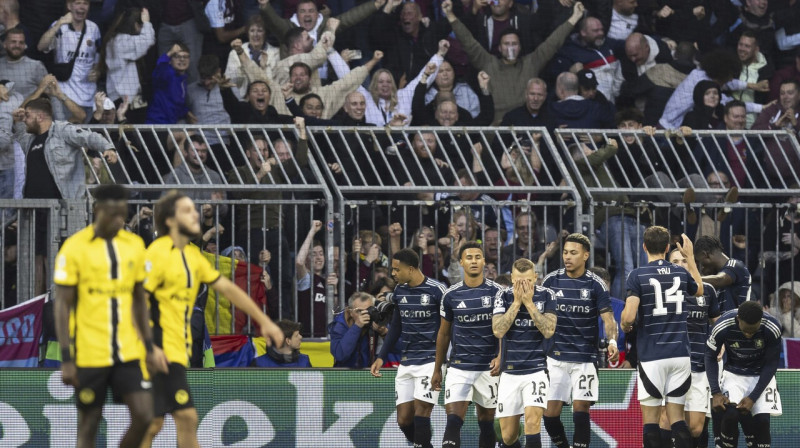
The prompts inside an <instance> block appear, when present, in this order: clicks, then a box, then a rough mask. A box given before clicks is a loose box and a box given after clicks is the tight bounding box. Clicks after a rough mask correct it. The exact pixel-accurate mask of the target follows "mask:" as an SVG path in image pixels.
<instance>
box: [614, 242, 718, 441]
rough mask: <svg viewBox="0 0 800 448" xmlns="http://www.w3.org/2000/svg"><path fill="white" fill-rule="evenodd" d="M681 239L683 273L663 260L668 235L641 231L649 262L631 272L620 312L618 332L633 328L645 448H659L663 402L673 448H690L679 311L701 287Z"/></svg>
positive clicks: (687, 373)
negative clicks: (684, 265) (685, 408)
mask: <svg viewBox="0 0 800 448" xmlns="http://www.w3.org/2000/svg"><path fill="white" fill-rule="evenodd" d="M682 238H683V245H681V244H678V250H679V251H680V252H681V255H683V256H684V257H686V262H687V264H688V266H689V269H688V272H687V270H686V269H684V268H682V267H680V266H676V265H674V264H672V263H669V262H668V261H667V260H665V257H666V255H667V250H668V249H669V242H670V233H669V231H668V230H667V229H665V228H663V227H660V226H652V227H650V228H648V229H647V230H645V232H644V249H645V251H646V252H647V261H648V262H647V264H646V265H644V266H640V267H638V268H636V269H634V270H633V271H631V274H630V275H629V276H628V282H627V285H626V289H627V290H628V298H627V300H626V301H625V309H624V310H622V329H623V330H624V331H626V332H628V331H630V330H631V329H633V325H634V322H637V325H636V338H637V341H636V346H637V347H636V348H637V354H638V358H639V366H638V367H639V378H638V394H639V404H640V405H641V408H642V422H643V424H644V428H643V437H642V439H643V442H644V447H645V448H661V447H662V446H663V445H662V443H661V435H660V430H659V426H658V421H659V416H660V410H661V404H662V401H666V408H667V418H668V419H669V423H670V426H671V429H672V440H673V444H674V446H675V448H690V447H691V446H692V445H693V444H694V441H693V440H692V436H691V434H690V433H689V428H688V426H686V421H685V420H684V402H685V401H686V392H688V390H689V387H690V386H691V362H690V357H689V335H688V330H687V327H686V319H687V316H688V307H687V306H684V305H685V297H686V296H689V295H693V296H695V297H700V296H702V295H703V285H702V283H701V280H700V272H698V270H697V265H696V264H695V261H694V251H693V247H692V242H691V240H689V238H688V237H687V236H686V235H682ZM637 315H638V321H637Z"/></svg>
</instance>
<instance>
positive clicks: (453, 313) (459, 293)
mask: <svg viewBox="0 0 800 448" xmlns="http://www.w3.org/2000/svg"><path fill="white" fill-rule="evenodd" d="M458 258H459V260H460V261H461V267H462V268H464V281H462V282H458V283H456V284H455V285H453V286H452V287H451V288H450V289H448V290H447V291H445V293H444V295H443V296H442V304H441V307H440V314H441V316H442V318H441V323H440V324H439V334H438V335H437V336H436V363H435V365H434V368H433V376H432V377H431V389H432V390H435V391H438V390H441V388H442V364H444V361H445V358H446V356H447V350H448V347H449V346H450V339H451V336H452V341H453V349H452V351H451V352H450V362H449V364H448V367H447V387H446V388H445V394H444V405H445V412H446V413H447V426H446V427H445V430H444V439H443V440H442V447H448V448H449V447H452V448H458V447H460V446H461V426H462V425H463V424H464V417H465V416H466V414H467V408H468V407H469V402H470V401H474V402H475V407H476V409H477V414H478V426H479V427H480V438H479V439H478V447H479V448H491V447H494V444H495V433H494V411H495V408H496V407H497V383H498V378H497V376H498V375H499V373H500V357H499V356H498V342H497V338H495V336H494V333H493V332H492V311H493V309H492V306H493V304H494V298H495V296H496V295H497V293H498V292H500V291H502V289H503V288H502V287H501V286H500V285H498V284H497V283H495V282H493V281H491V280H486V279H484V277H483V267H484V264H485V261H484V258H483V250H481V245H480V244H479V243H476V242H474V241H470V242H467V243H465V244H464V245H463V246H461V250H460V253H459V257H458Z"/></svg>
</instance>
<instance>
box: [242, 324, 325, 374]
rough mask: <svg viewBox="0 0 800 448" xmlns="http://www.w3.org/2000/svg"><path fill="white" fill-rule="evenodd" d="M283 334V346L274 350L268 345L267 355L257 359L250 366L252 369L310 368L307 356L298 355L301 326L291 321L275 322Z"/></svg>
mask: <svg viewBox="0 0 800 448" xmlns="http://www.w3.org/2000/svg"><path fill="white" fill-rule="evenodd" d="M275 324H276V325H277V326H278V328H280V329H281V331H282V332H283V337H284V339H283V346H282V347H281V348H275V346H273V345H270V346H269V347H267V353H265V354H263V355H261V356H259V357H257V358H256V359H254V360H253V363H252V364H251V365H252V366H253V367H292V368H298V367H311V361H310V360H309V359H308V355H304V354H302V353H300V344H302V342H303V335H301V334H300V332H301V331H302V329H303V325H302V324H301V323H299V322H293V321H291V320H286V319H284V320H279V321H278V322H275Z"/></svg>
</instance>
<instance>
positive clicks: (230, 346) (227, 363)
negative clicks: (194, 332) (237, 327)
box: [211, 335, 256, 367]
mask: <svg viewBox="0 0 800 448" xmlns="http://www.w3.org/2000/svg"><path fill="white" fill-rule="evenodd" d="M211 345H212V346H213V347H214V362H215V364H216V366H217V367H249V366H250V363H251V362H253V359H255V357H256V349H255V347H254V346H253V341H252V340H251V339H250V337H249V336H244V335H222V336H211Z"/></svg>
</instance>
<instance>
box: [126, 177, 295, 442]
mask: <svg viewBox="0 0 800 448" xmlns="http://www.w3.org/2000/svg"><path fill="white" fill-rule="evenodd" d="M153 223H154V225H155V227H156V230H157V231H158V234H159V235H161V236H160V237H159V238H158V239H156V240H155V241H153V243H152V244H150V247H149V248H148V249H147V254H146V257H145V258H146V261H145V266H146V268H145V269H146V271H147V274H146V275H147V279H146V280H145V284H144V286H145V289H146V290H147V292H148V293H149V294H150V317H151V324H152V325H153V334H154V343H155V345H156V350H157V351H158V350H159V349H161V350H163V352H164V354H165V355H166V357H167V360H168V361H169V372H168V373H159V374H156V375H154V377H153V394H154V403H155V418H154V419H153V423H152V424H151V425H150V429H149V430H148V431H147V436H146V437H145V439H144V441H143V442H142V447H150V446H151V444H152V441H153V439H154V438H155V436H156V435H157V434H158V432H159V431H160V430H161V426H162V425H163V423H164V415H165V414H167V413H170V414H172V418H173V419H174V420H175V429H176V432H177V434H178V447H179V448H196V447H198V446H199V445H198V443H197V411H196V410H195V408H194V403H193V402H192V396H191V394H190V391H189V385H188V383H187V381H186V367H187V366H188V365H189V358H190V357H191V348H192V333H191V315H192V310H193V308H194V302H195V299H196V297H197V291H198V289H199V286H200V284H201V283H206V284H208V285H209V286H211V288H213V289H214V290H215V291H216V292H217V293H219V294H220V295H222V296H224V297H225V298H227V299H228V300H229V301H230V302H231V303H232V304H233V305H234V306H236V308H237V309H240V310H242V311H244V312H245V313H247V314H248V315H250V317H251V318H252V319H253V321H254V322H256V323H258V325H259V328H260V329H261V334H262V336H264V339H266V341H267V345H268V346H269V345H272V344H273V343H274V344H275V345H276V346H280V345H281V344H282V343H283V339H284V336H283V332H282V331H281V330H280V328H278V326H277V325H275V324H274V323H273V322H272V320H271V319H270V318H269V317H267V315H266V314H264V313H263V312H262V311H261V310H260V309H259V308H258V305H256V302H254V301H253V300H252V299H251V298H250V297H248V296H247V293H245V292H244V291H242V290H241V289H240V288H239V287H238V286H236V284H234V283H233V282H231V281H230V280H229V279H228V278H226V277H223V276H222V275H221V274H220V273H219V272H218V271H217V270H215V269H214V267H213V266H212V265H211V263H210V262H209V261H208V260H207V259H206V258H205V257H204V256H203V255H202V254H201V252H200V249H199V248H198V247H197V246H194V245H192V244H190V243H189V241H190V240H192V239H194V238H196V237H198V236H200V233H201V227H200V215H199V213H198V212H197V207H195V204H194V201H192V200H191V199H190V198H189V197H187V196H186V195H184V194H183V193H180V192H178V191H170V192H169V193H167V194H166V195H165V196H163V197H162V198H161V199H160V200H159V201H158V202H157V203H156V206H155V216H154V221H153Z"/></svg>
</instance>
